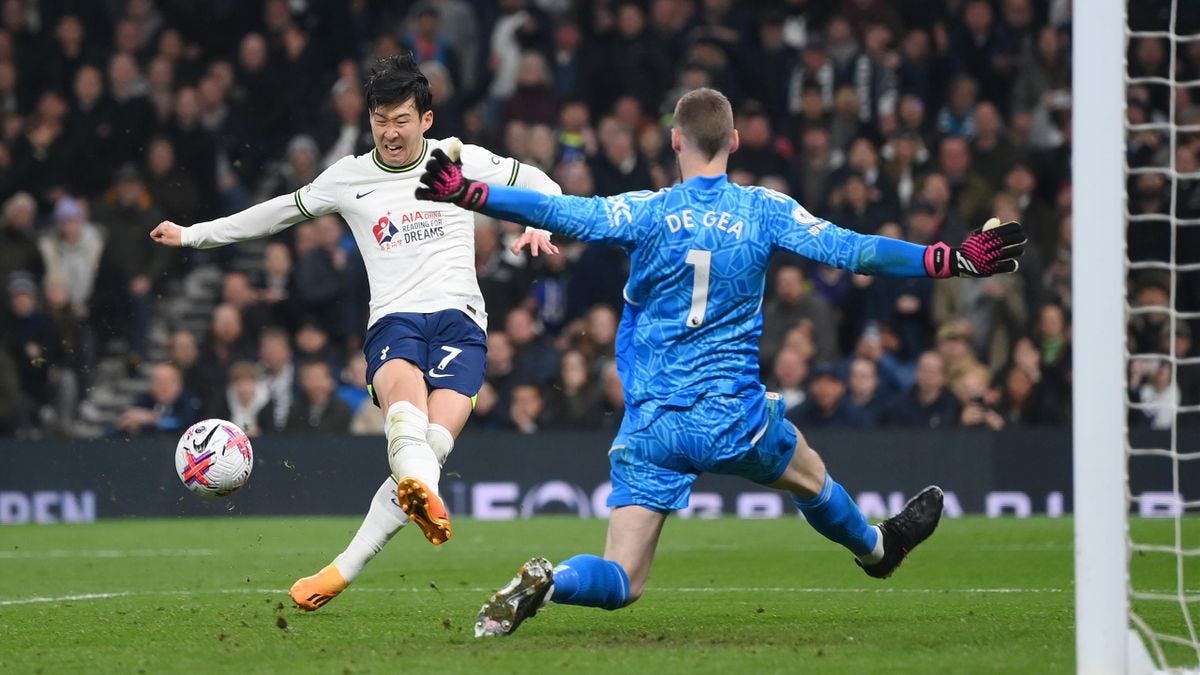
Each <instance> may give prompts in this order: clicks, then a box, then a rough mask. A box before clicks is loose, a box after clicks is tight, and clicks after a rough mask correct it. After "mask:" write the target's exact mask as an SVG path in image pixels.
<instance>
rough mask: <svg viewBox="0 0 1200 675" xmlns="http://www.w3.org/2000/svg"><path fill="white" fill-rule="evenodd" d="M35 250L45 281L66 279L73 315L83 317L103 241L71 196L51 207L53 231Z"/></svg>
mask: <svg viewBox="0 0 1200 675" xmlns="http://www.w3.org/2000/svg"><path fill="white" fill-rule="evenodd" d="M38 249H39V250H40V251H41V252H42V260H44V261H45V263H46V278H51V277H56V278H61V279H65V280H66V282H67V288H68V289H69V291H70V295H71V305H72V307H74V308H75V313H76V315H77V316H80V317H86V316H87V315H88V309H87V308H88V304H89V303H90V301H91V299H92V291H93V290H94V289H95V283H96V271H97V270H98V269H99V268H100V256H101V254H102V253H103V252H104V240H103V239H102V238H101V237H100V233H99V231H98V230H97V229H96V227H95V226H94V225H92V224H91V223H88V222H87V216H86V214H85V213H84V210H83V205H81V204H80V203H79V201H78V200H76V199H74V198H72V197H63V198H61V199H59V200H58V203H57V204H55V206H54V230H53V231H52V232H48V233H46V234H44V235H42V238H41V239H40V240H39V241H38Z"/></svg>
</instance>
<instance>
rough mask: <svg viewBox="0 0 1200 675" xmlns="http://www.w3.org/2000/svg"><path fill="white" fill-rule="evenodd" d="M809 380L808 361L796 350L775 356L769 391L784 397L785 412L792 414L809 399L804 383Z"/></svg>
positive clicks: (768, 381)
mask: <svg viewBox="0 0 1200 675" xmlns="http://www.w3.org/2000/svg"><path fill="white" fill-rule="evenodd" d="M807 379H808V361H807V360H806V359H805V358H804V355H803V354H801V353H800V352H799V351H797V350H795V349H786V348H785V349H781V350H779V353H778V354H776V355H775V361H774V363H773V364H772V366H771V376H770V377H769V378H767V382H766V385H767V389H769V390H770V391H774V392H776V393H778V394H779V395H780V396H782V397H783V405H784V410H785V411H787V412H790V411H792V410H794V409H795V408H797V407H799V406H800V404H802V403H804V401H805V399H806V398H807V397H808V394H807V392H805V390H804V382H805V380H807Z"/></svg>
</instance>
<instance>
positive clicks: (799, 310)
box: [759, 265, 838, 363]
mask: <svg viewBox="0 0 1200 675" xmlns="http://www.w3.org/2000/svg"><path fill="white" fill-rule="evenodd" d="M804 276H805V275H804V272H803V271H802V270H801V269H800V267H798V266H796V265H781V266H780V267H779V269H778V270H776V272H775V297H774V298H773V299H772V300H770V301H769V302H768V303H767V304H766V306H765V307H763V335H762V339H761V340H760V341H759V353H760V357H759V358H760V359H761V361H762V362H763V363H771V361H772V360H773V359H774V358H775V354H776V353H778V352H779V348H780V346H781V344H782V342H783V336H784V334H785V333H786V332H787V331H788V330H789V329H790V328H792V327H793V326H796V325H797V324H799V323H801V322H808V323H810V324H811V326H812V334H813V344H814V345H815V346H816V349H817V353H816V355H815V357H814V360H815V361H816V362H817V363H830V362H832V361H834V360H836V359H837V358H838V349H837V336H836V335H835V333H834V321H833V313H832V312H831V310H830V308H829V305H828V304H826V302H825V301H824V300H823V299H821V297H820V296H818V295H816V294H815V293H813V292H812V286H811V284H809V283H808V281H807V280H806V279H805V278H804Z"/></svg>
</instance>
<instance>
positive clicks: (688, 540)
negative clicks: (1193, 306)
mask: <svg viewBox="0 0 1200 675" xmlns="http://www.w3.org/2000/svg"><path fill="white" fill-rule="evenodd" d="M356 526H357V520H356V519H349V518H306V519H300V518H234V517H230V518H208V519H176V520H108V521H102V522H100V523H98V524H95V525H80V526H70V525H63V526H50V527H45V526H43V527H38V526H15V527H5V528H3V529H0V672H4V673H23V672H39V671H41V672H66V671H79V670H86V671H88V672H142V671H144V672H147V673H159V672H184V671H193V672H194V671H201V670H203V671H205V672H234V671H236V672H283V671H288V672H354V673H358V672H379V673H386V672H398V671H401V670H406V669H416V670H415V671H414V672H427V673H443V672H463V673H493V672H573V673H574V672H598V673H612V672H628V673H641V672H655V673H675V672H687V673H708V672H713V673H716V672H721V673H728V672H737V671H738V670H741V671H743V672H753V673H769V672H780V673H782V672H800V671H806V672H822V673H838V672H842V673H866V672H913V673H916V672H964V673H965V672H970V673H984V672H1011V673H1030V672H1037V673H1055V672H1059V673H1064V672H1071V671H1072V670H1073V668H1074V656H1073V650H1074V644H1073V640H1074V637H1073V636H1074V630H1073V613H1072V604H1073V595H1072V583H1071V579H1072V574H1073V571H1072V547H1071V521H1070V519H1059V520H1049V519H1030V520H1015V519H1004V520H984V519H980V518H966V519H961V520H947V521H943V523H942V525H941V527H940V529H939V530H938V532H937V533H936V534H935V535H934V537H933V538H932V539H930V540H929V541H928V542H927V543H926V544H925V545H924V546H923V547H922V548H920V549H918V550H917V551H916V553H915V554H914V555H913V556H912V557H911V558H910V559H909V560H908V561H907V562H906V563H905V565H904V566H903V567H902V568H901V569H900V570H899V571H898V572H897V574H896V575H895V576H894V577H893V578H892V579H890V580H888V581H878V580H874V579H870V578H868V577H866V576H865V575H864V574H862V572H861V571H859V570H858V568H857V567H855V566H854V565H853V563H852V562H851V560H850V557H849V555H848V554H847V553H845V552H844V551H842V550H840V549H839V548H838V547H836V546H835V545H832V544H829V543H828V542H826V541H824V540H823V539H821V538H820V537H819V536H818V535H816V534H815V533H814V532H812V530H810V529H809V528H808V526H807V525H806V524H805V523H804V522H803V521H802V520H801V519H799V518H795V519H784V520H773V521H766V520H759V521H738V520H733V519H721V520H708V521H701V520H683V519H678V518H673V519H671V520H670V521H669V522H668V523H667V527H666V530H665V532H664V534H663V540H662V543H661V546H660V549H659V556H658V559H657V561H656V564H655V567H654V570H653V572H652V574H651V579H650V583H649V586H648V588H647V591H646V593H645V595H644V596H643V597H642V599H641V601H639V602H638V603H637V604H635V605H634V606H632V607H630V608H626V609H624V610H621V611H618V612H604V611H601V610H594V609H588V608H579V607H565V606H551V607H550V608H549V609H548V610H547V611H545V612H543V613H542V614H540V615H539V616H537V617H535V618H534V619H531V620H529V621H528V622H526V623H525V624H524V625H523V626H522V627H521V629H520V630H519V631H518V632H517V633H516V634H515V635H513V636H510V637H508V638H502V639H488V640H477V639H475V638H474V637H472V632H471V629H472V623H473V621H474V618H475V612H476V611H477V610H478V609H479V606H480V604H481V603H482V602H483V600H484V599H485V597H486V596H487V595H488V593H490V592H491V591H492V590H494V589H495V588H496V587H499V586H500V585H502V584H503V583H504V582H506V581H507V580H508V579H509V578H510V577H511V575H512V574H513V573H514V572H515V570H516V568H517V567H518V566H519V565H520V563H521V562H523V561H524V560H525V559H526V558H528V557H530V556H532V555H535V554H538V555H545V556H547V557H549V558H550V559H551V560H552V561H556V560H561V559H563V558H564V557H567V556H569V555H571V554H573V553H576V552H599V550H600V547H601V546H602V543H603V538H604V529H605V523H604V522H603V521H599V520H578V519H574V518H559V517H541V518H536V519H533V520H526V521H516V522H479V521H470V520H465V519H460V520H458V521H456V523H455V538H454V539H453V540H452V541H450V542H449V543H448V544H446V545H444V546H442V547H441V548H437V549H435V548H433V547H431V546H430V545H429V544H428V543H426V542H425V540H424V539H423V538H422V537H421V536H420V534H419V533H418V532H417V531H415V530H413V529H412V528H408V529H407V530H405V531H402V532H401V533H400V534H399V535H397V537H396V539H394V540H393V541H392V543H391V544H390V545H389V547H388V548H387V549H386V550H385V551H384V552H383V553H382V554H381V555H380V556H379V557H378V558H377V559H376V560H375V561H374V563H372V565H370V566H369V567H368V568H367V570H366V571H365V572H364V573H363V575H362V576H361V577H360V578H359V580H358V582H357V583H356V584H355V585H354V586H353V587H351V588H350V589H349V590H348V591H347V592H345V593H343V594H342V596H341V597H339V598H337V599H336V600H334V601H333V602H331V603H330V604H329V605H327V606H326V607H324V608H323V609H321V610H320V611H318V612H315V613H312V614H306V613H303V612H300V611H298V610H296V609H295V608H294V607H293V606H292V605H291V602H290V601H289V599H288V596H287V593H286V589H287V588H288V587H289V586H290V585H291V583H292V581H293V580H294V579H295V578H296V577H298V576H302V575H306V574H310V573H312V572H314V571H316V570H317V569H318V568H320V567H321V566H322V565H323V564H325V563H326V562H327V561H328V560H330V559H331V558H332V556H333V555H334V554H336V553H337V552H338V551H340V550H341V547H342V546H343V545H344V544H345V542H346V541H347V540H348V538H349V536H350V535H351V534H352V532H353V529H354V528H355V527H356ZM1134 526H1135V532H1136V533H1137V534H1138V535H1139V539H1140V540H1142V541H1150V542H1154V543H1167V542H1169V541H1170V540H1171V537H1172V532H1173V530H1172V528H1171V523H1170V522H1169V521H1160V522H1146V521H1135V523H1134ZM410 530H411V531H410ZM1189 566H1190V563H1189ZM1190 571H1191V570H1190V569H1189V572H1190ZM1195 572H1197V573H1200V569H1197V570H1195ZM1134 573H1135V576H1136V577H1137V585H1138V587H1139V588H1144V589H1159V590H1172V589H1174V588H1175V570H1174V558H1173V556H1160V557H1155V556H1139V557H1136V558H1135V560H1134ZM1193 578H1195V577H1193ZM1142 605H1144V606H1143V607H1139V609H1142V610H1143V612H1144V613H1145V614H1146V615H1148V616H1149V617H1150V618H1151V619H1152V620H1153V621H1154V622H1155V625H1156V626H1157V627H1159V628H1161V629H1162V630H1164V631H1166V632H1171V631H1176V630H1180V631H1182V630H1185V629H1184V628H1183V621H1182V616H1181V614H1180V610H1179V608H1178V606H1177V605H1175V604H1173V603H1163V602H1158V603H1142ZM1175 624H1177V625H1175ZM1177 634H1183V633H1182V632H1180V633H1177Z"/></svg>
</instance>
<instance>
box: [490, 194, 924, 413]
mask: <svg viewBox="0 0 1200 675" xmlns="http://www.w3.org/2000/svg"><path fill="white" fill-rule="evenodd" d="M526 192H527V191H518V190H516V189H513V188H503V187H493V188H491V195H490V196H489V198H488V202H487V207H486V208H485V209H484V211H485V212H486V213H490V214H492V215H496V216H498V217H502V218H506V219H510V220H517V221H518V222H523V223H526V224H531V225H537V226H541V227H546V228H548V229H550V230H552V231H554V232H560V233H562V234H565V235H568V236H570V237H574V238H576V239H580V240H583V241H587V242H602V243H608V244H615V245H618V246H621V247H622V248H624V249H625V250H626V251H628V253H629V256H630V263H631V264H630V274H629V281H628V283H627V284H626V286H625V300H626V306H625V310H624V312H623V314H622V317H621V324H620V328H619V330H618V334H617V349H616V351H617V366H618V370H619V371H620V374H621V381H622V383H623V384H624V388H625V403H626V406H627V408H635V409H640V412H648V411H649V410H650V409H653V408H657V407H659V406H662V405H670V406H678V407H687V406H691V405H692V404H693V403H695V401H696V400H697V399H699V398H701V397H703V396H705V395H708V394H726V395H736V394H740V393H743V392H746V391H749V390H757V391H760V392H761V391H762V390H763V386H762V384H761V383H760V382H759V368H758V340H759V337H760V335H761V334H762V311H761V310H762V301H763V288H764V284H765V280H766V270H767V262H768V260H769V259H770V257H771V254H772V253H773V252H775V251H776V250H787V251H792V252H794V253H797V254H799V255H802V256H805V257H807V258H810V259H812V260H815V261H818V262H822V263H826V264H828V265H832V266H835V267H840V268H845V269H849V270H852V271H855V272H860V273H865V274H872V273H880V272H886V273H890V274H896V275H905V276H924V275H925V268H924V264H923V252H924V247H920V246H916V245H913V244H908V243H905V242H901V241H897V240H893V239H887V238H884V237H878V236H871V235H861V234H858V233H855V232H852V231H850V230H846V229H843V228H840V227H837V226H836V225H834V224H832V223H830V222H829V221H826V220H823V219H821V218H817V217H814V216H813V215H812V214H810V213H809V212H808V211H806V210H805V209H804V207H802V206H801V205H800V204H799V203H797V202H796V201H795V200H794V199H792V198H791V197H788V196H787V195H783V194H780V193H778V192H775V191H773V190H768V189H765V188H760V187H742V186H739V185H734V184H732V183H730V182H729V181H728V179H727V178H726V176H725V175H723V174H722V175H719V176H716V177H708V176H699V177H695V178H691V179H689V180H686V181H684V182H683V183H680V184H678V185H675V186H673V187H670V188H666V189H663V190H659V191H657V192H649V191H645V192H630V193H625V194H621V195H616V196H613V197H592V198H582V197H567V196H556V197H544V196H534V195H533V194H532V193H529V194H526Z"/></svg>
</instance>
